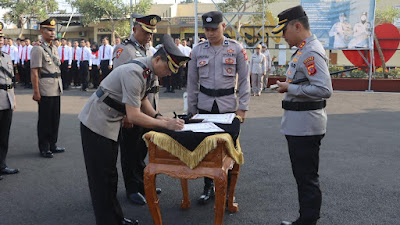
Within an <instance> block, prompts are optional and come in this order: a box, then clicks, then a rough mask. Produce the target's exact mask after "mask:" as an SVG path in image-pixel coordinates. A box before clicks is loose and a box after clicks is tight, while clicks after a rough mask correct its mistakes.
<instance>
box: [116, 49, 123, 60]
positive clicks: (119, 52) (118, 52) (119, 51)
mask: <svg viewBox="0 0 400 225" xmlns="http://www.w3.org/2000/svg"><path fill="white" fill-rule="evenodd" d="M122 51H123V49H122V48H120V49H118V50H117V52H116V53H115V57H116V58H117V59H118V58H119V56H120V55H121V53H122Z"/></svg>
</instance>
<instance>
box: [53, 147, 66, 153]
mask: <svg viewBox="0 0 400 225" xmlns="http://www.w3.org/2000/svg"><path fill="white" fill-rule="evenodd" d="M50 151H51V152H52V153H62V152H65V148H60V147H55V148H53V149H50Z"/></svg>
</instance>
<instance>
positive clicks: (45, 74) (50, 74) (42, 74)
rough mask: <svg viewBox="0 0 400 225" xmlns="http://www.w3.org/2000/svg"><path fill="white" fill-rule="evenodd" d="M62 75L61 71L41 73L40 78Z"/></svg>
mask: <svg viewBox="0 0 400 225" xmlns="http://www.w3.org/2000/svg"><path fill="white" fill-rule="evenodd" d="M59 76H60V74H59V73H41V74H40V78H58V77H59Z"/></svg>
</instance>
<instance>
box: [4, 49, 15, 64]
mask: <svg viewBox="0 0 400 225" xmlns="http://www.w3.org/2000/svg"><path fill="white" fill-rule="evenodd" d="M4 52H5V53H7V54H8V55H10V57H11V60H12V61H13V62H14V64H17V63H18V48H17V46H15V45H11V46H9V45H7V47H5V48H4Z"/></svg>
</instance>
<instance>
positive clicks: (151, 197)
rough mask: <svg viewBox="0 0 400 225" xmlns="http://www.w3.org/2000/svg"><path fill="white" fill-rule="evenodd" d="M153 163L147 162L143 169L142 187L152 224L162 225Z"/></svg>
mask: <svg viewBox="0 0 400 225" xmlns="http://www.w3.org/2000/svg"><path fill="white" fill-rule="evenodd" d="M154 169H155V168H154ZM154 169H153V165H152V164H151V163H149V164H148V165H147V167H146V168H145V169H144V176H143V177H144V187H145V190H144V191H145V194H146V200H147V205H148V206H149V209H150V213H151V215H152V216H153V222H154V225H162V219H161V212H160V206H159V205H158V202H159V201H160V200H159V199H158V197H157V193H156V183H155V182H156V173H155V172H154Z"/></svg>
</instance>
